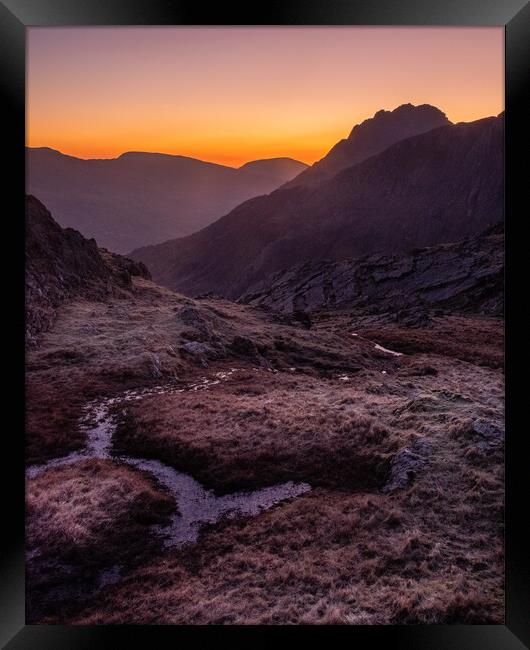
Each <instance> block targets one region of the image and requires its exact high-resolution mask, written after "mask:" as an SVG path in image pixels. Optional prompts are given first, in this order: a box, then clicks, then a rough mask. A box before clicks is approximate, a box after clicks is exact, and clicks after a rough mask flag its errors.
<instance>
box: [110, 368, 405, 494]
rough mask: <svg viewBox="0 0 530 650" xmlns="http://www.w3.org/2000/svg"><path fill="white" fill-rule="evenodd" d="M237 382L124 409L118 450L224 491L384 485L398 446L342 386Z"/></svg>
mask: <svg viewBox="0 0 530 650" xmlns="http://www.w3.org/2000/svg"><path fill="white" fill-rule="evenodd" d="M234 377H235V378H234V379H233V380H231V381H230V382H228V383H226V384H219V385H218V386H214V387H213V388H212V389H211V390H210V391H208V392H207V394H205V393H204V392H202V391H197V392H185V393H173V394H168V395H161V396H156V397H150V398H147V399H145V400H143V401H142V402H141V404H137V405H133V406H131V407H130V408H128V409H127V415H126V417H124V418H123V419H122V422H121V425H120V427H119V428H118V431H117V435H116V448H117V449H118V450H119V451H120V452H121V453H126V454H133V455H136V456H139V457H154V458H157V459H159V460H162V461H163V462H165V463H167V464H169V465H172V466H174V467H175V468H177V469H180V470H183V471H186V472H189V473H191V474H193V475H194V476H195V477H196V478H197V479H198V480H200V481H201V482H202V483H203V484H205V485H207V486H208V487H211V488H214V489H215V490H216V491H218V492H221V493H223V492H232V491H235V490H239V489H254V488H257V487H262V486H265V485H271V484H274V483H279V482H284V481H288V480H292V481H306V482H309V483H311V485H314V486H326V487H332V488H337V487H339V488H349V489H359V488H369V487H372V488H373V487H376V486H378V485H381V484H382V482H383V481H384V479H385V477H386V474H387V469H388V458H389V456H390V454H391V453H392V452H395V451H396V450H397V448H398V439H397V438H396V436H394V435H392V434H391V432H390V431H389V430H388V429H387V428H385V427H384V426H383V425H382V424H381V422H379V421H377V420H376V419H374V418H373V417H370V416H369V415H368V414H366V411H365V409H364V408H363V407H362V406H360V404H359V405H356V403H358V402H359V400H356V399H355V397H354V394H353V392H352V390H351V389H350V390H348V389H345V388H344V384H343V382H337V381H335V382H331V381H325V380H314V379H311V378H307V377H304V376H300V377H298V378H295V377H290V376H287V377H285V376H283V375H271V374H270V373H268V372H266V371H256V370H255V369H254V370H251V371H250V372H249V371H244V370H242V371H239V372H237V373H236V374H235V375H234ZM341 384H342V385H341Z"/></svg>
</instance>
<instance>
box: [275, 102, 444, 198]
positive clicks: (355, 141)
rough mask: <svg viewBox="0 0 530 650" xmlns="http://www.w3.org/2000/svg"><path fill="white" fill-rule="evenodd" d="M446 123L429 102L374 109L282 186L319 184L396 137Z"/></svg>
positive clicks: (404, 136)
mask: <svg viewBox="0 0 530 650" xmlns="http://www.w3.org/2000/svg"><path fill="white" fill-rule="evenodd" d="M449 124H451V122H450V121H449V120H448V119H447V117H446V115H445V114H444V113H442V111H440V110H439V109H438V108H436V107H434V106H430V105H429V104H422V105H421V106H413V105H412V104H403V105H402V106H398V107H397V108H396V109H394V110H393V111H384V110H381V111H378V112H377V113H376V114H375V115H374V116H373V117H371V118H369V119H368V120H365V121H364V122H361V124H357V125H356V126H354V127H353V129H352V131H351V133H350V135H349V136H348V137H347V138H345V139H344V140H340V142H337V144H336V145H335V146H334V147H333V148H332V149H331V150H330V151H329V152H328V153H327V154H326V155H325V156H324V158H322V160H319V161H318V162H316V163H315V164H314V165H312V166H311V167H308V168H307V169H305V170H304V171H303V172H302V173H301V174H298V176H295V177H294V178H293V180H291V181H288V182H287V183H285V185H284V186H283V189H286V188H288V187H296V186H299V185H314V184H316V183H320V182H322V181H325V180H327V179H329V178H331V177H332V176H335V174H338V172H340V171H342V170H343V169H347V168H348V167H351V166H352V165H356V164H357V163H360V162H362V161H363V160H366V158H369V157H370V156H374V155H375V154H378V153H380V152H381V151H384V150H385V149H387V148H388V147H390V145H392V144H395V143H396V142H399V141H400V140H404V139H405V138H410V137H411V136H413V135H419V134H420V133H425V132H426V131H430V130H431V129H435V128H437V127H439V126H447V125H449Z"/></svg>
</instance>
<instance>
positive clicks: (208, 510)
mask: <svg viewBox="0 0 530 650" xmlns="http://www.w3.org/2000/svg"><path fill="white" fill-rule="evenodd" d="M235 371H236V369H235V368H232V369H230V370H228V371H225V372H218V373H216V374H215V375H214V376H213V378H211V379H210V378H206V377H204V378H202V379H201V380H199V381H198V382H196V383H193V384H190V385H188V386H187V387H186V388H176V387H175V386H158V387H155V388H148V389H142V390H136V391H135V390H129V391H126V392H124V393H122V394H121V395H119V396H117V397H112V398H108V399H104V400H100V401H95V402H90V403H89V404H87V405H86V407H85V412H84V416H83V417H82V420H81V425H82V426H83V428H84V429H85V430H86V433H87V441H86V445H85V448H84V449H83V450H81V451H75V452H73V453H71V454H69V455H68V456H64V457H61V458H55V459H52V460H50V461H48V462H46V463H44V464H42V465H32V466H30V467H28V468H27V470H26V476H27V478H29V479H32V478H35V477H36V476H38V475H39V474H41V473H42V472H44V471H47V470H48V469H51V468H54V467H60V466H62V465H69V464H72V463H76V462H79V461H82V460H87V459H96V458H97V459H103V460H108V459H110V460H116V461H120V462H123V463H126V464H127V465H130V466H132V467H135V468H136V469H139V470H142V471H144V472H148V473H149V474H151V475H152V476H154V477H155V478H156V479H157V481H158V482H159V483H160V484H161V485H162V486H163V487H164V488H165V489H166V490H167V491H168V492H169V493H170V495H171V496H172V497H173V499H174V500H175V502H176V504H177V507H178V511H177V513H175V514H173V515H172V516H171V519H170V521H169V523H168V524H167V525H164V526H160V525H157V526H154V527H153V528H154V529H155V530H156V531H157V532H159V533H160V534H162V535H163V538H164V543H165V544H166V545H167V546H180V545H182V544H185V543H191V542H195V541H196V540H197V538H198V536H199V531H200V528H201V526H203V525H204V524H213V523H215V522H217V521H218V520H219V519H220V518H221V517H235V516H243V515H257V514H259V513H260V512H261V511H263V510H266V509H267V508H270V507H271V506H273V505H275V504H277V503H280V502H281V501H284V500H285V499H289V498H291V497H296V496H298V495H300V494H303V493H305V492H308V491H309V490H311V486H310V485H308V484H307V483H293V482H292V481H289V482H287V483H280V484H277V485H273V486H270V487H266V488H262V489H260V490H254V491H252V492H234V493H232V494H226V495H223V496H216V495H215V494H214V492H213V491H212V490H207V489H205V488H204V487H203V486H202V485H201V484H200V483H199V482H198V481H196V480H195V479H194V478H193V477H192V476H190V475H189V474H185V473H183V472H179V471H177V470H175V469H174V468H173V467H170V466H169V465H165V464H164V463H162V462H160V461H158V460H152V459H145V458H134V457H131V456H121V455H115V454H113V451H112V437H113V434H114V431H115V429H116V421H115V418H114V417H113V416H112V415H111V413H110V409H111V407H115V406H116V405H120V406H121V405H123V406H126V405H127V403H128V402H131V401H136V400H141V399H143V398H144V397H147V396H150V395H162V394H167V393H171V392H184V391H186V390H187V391H190V390H194V391H196V390H209V388H210V387H211V386H213V385H216V384H219V383H221V382H222V381H227V380H229V379H230V377H231V375H232V374H233V373H234V372H235Z"/></svg>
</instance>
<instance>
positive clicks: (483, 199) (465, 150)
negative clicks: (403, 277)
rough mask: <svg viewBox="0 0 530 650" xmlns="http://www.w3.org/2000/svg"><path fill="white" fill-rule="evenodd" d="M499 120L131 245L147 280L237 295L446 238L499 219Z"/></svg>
mask: <svg viewBox="0 0 530 650" xmlns="http://www.w3.org/2000/svg"><path fill="white" fill-rule="evenodd" d="M503 132H504V119H503V117H502V116H499V117H497V118H495V117H493V118H486V119H483V120H478V121H476V122H471V123H468V124H456V125H450V126H444V127H440V128H437V129H433V130H431V131H429V132H427V133H423V134H421V135H417V136H414V137H411V138H407V139H405V140H402V141H400V142H398V143H397V144H394V145H392V146H391V147H389V148H388V149H386V150H385V151H383V152H382V153H380V154H378V155H375V156H372V157H371V158H369V159H367V160H365V161H364V162H361V163H359V164H357V165H354V166H353V167H349V168H348V169H346V170H343V171H342V172H339V173H338V174H337V175H336V176H334V177H333V178H331V179H330V180H328V181H324V182H322V183H320V184H318V185H316V186H315V187H294V188H292V189H280V190H277V191H276V192H273V193H272V194H270V195H269V196H263V197H257V198H254V199H251V200H250V201H247V202H246V203H243V204H242V205H240V206H238V207H237V208H236V209H235V210H233V211H232V212H231V213H230V214H228V215H226V216H225V217H223V218H221V219H219V220H218V221H216V222H215V223H213V224H211V225H210V226H208V227H207V228H205V229H203V230H201V231H200V232H198V233H195V234H194V235H191V236H190V237H186V238H183V239H179V240H174V241H169V242H166V243H164V244H160V245H158V246H150V247H146V248H143V249H138V250H136V251H134V252H133V253H132V254H131V255H132V257H133V258H134V259H138V260H141V261H142V262H144V263H145V264H146V265H147V266H148V268H149V270H150V271H151V273H152V275H153V278H154V280H155V281H157V282H159V283H160V284H163V285H165V286H168V287H170V288H172V289H176V290H177V291H181V292H182V293H186V294H188V295H196V294H199V293H206V292H209V291H212V292H215V293H217V294H221V295H224V296H226V297H230V298H238V297H239V296H241V295H242V294H245V293H247V292H248V291H249V289H250V287H252V286H254V285H255V284H256V283H257V282H259V281H261V280H263V279H264V278H265V277H266V276H267V275H268V274H270V273H273V272H275V271H279V270H281V269H285V268H288V267H290V266H295V265H297V264H301V263H303V262H306V261H309V260H315V261H318V260H326V259H327V260H334V261H338V260H343V259H348V258H349V259H351V258H355V257H360V256H363V255H367V254H371V253H375V252H383V253H401V252H405V251H407V250H411V249H413V248H416V247H424V246H432V245H436V244H440V243H443V242H454V241H457V240H459V239H461V238H463V237H467V236H470V235H473V234H477V233H479V232H480V231H482V230H484V229H485V228H487V227H488V226H490V225H493V224H495V223H497V222H498V221H500V220H502V218H503V204H504V201H503V185H504V170H503Z"/></svg>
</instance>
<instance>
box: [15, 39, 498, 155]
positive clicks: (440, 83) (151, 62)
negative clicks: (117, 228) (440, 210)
mask: <svg viewBox="0 0 530 650" xmlns="http://www.w3.org/2000/svg"><path fill="white" fill-rule="evenodd" d="M27 47H28V52H27V54H28V56H27V88H26V144H27V145H28V146H31V147H42V146H46V147H52V148H53V149H58V150H59V151H62V152H63V153H67V154H70V155H73V156H78V157H80V158H113V157H116V156H118V155H120V154H121V153H123V152H125V151H152V152H161V153H170V154H179V155H184V156H191V157H194V158H199V159H201V160H208V161H212V162H217V163H221V164H225V165H230V166H234V167H237V166H239V165H242V164H243V163H245V162H247V161H249V160H255V159H260V158H273V157H278V156H288V157H291V158H295V159H298V160H302V161H304V162H306V163H313V162H315V161H316V160H319V159H320V158H322V157H323V156H324V155H325V154H326V153H327V151H328V150H329V149H330V148H331V147H332V146H333V145H334V144H335V143H336V142H337V141H338V140H340V139H341V138H344V137H347V136H348V134H349V132H350V131H351V129H352V127H353V126H354V125H355V124H357V123H359V122H361V121H362V120H364V119H366V118H368V117H371V116H372V115H373V114H374V113H376V112H377V111H378V110H380V109H387V110H391V109H394V108H396V107H397V106H399V105H400V104H404V103H408V102H410V103H412V104H425V103H426V104H432V105H434V106H437V107H438V108H440V109H441V110H443V111H444V112H445V113H446V114H447V116H448V118H449V119H450V120H452V121H453V122H461V121H464V122H467V121H471V120H474V119H479V118H481V117H485V116H489V115H497V114H498V113H500V112H501V111H502V110H503V109H504V30H503V28H502V27H472V28H467V27H438V28H425V27H297V28H285V27H284V28H282V27H229V28H226V27H215V28H214V27H211V28H208V27H192V28H190V27H140V28H137V27H134V28H133V27H77V28H72V27H32V28H29V29H28V45H27Z"/></svg>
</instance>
